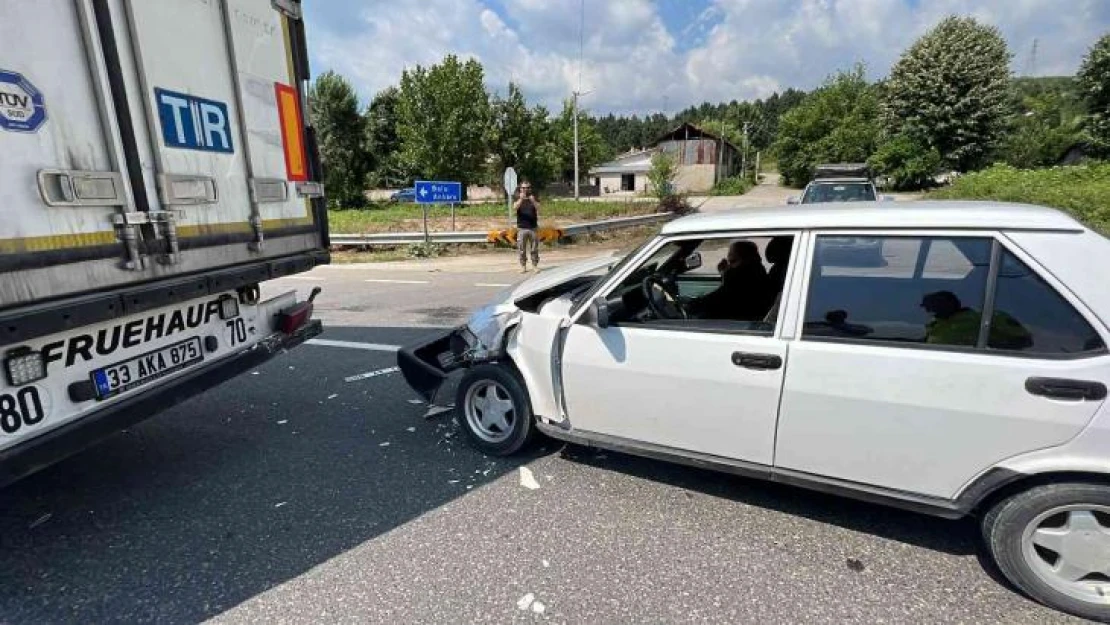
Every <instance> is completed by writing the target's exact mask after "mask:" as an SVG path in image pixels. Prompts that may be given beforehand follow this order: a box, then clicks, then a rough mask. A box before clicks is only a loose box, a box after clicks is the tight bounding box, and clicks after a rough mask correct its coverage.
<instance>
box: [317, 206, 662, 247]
mask: <svg viewBox="0 0 1110 625" xmlns="http://www.w3.org/2000/svg"><path fill="white" fill-rule="evenodd" d="M674 217H675V215H674V214H672V213H652V214H650V215H636V216H634V217H616V218H613V219H604V220H601V221H591V222H586V223H580V224H572V225H569V226H565V227H563V228H559V230H560V231H561V232H562V236H565V237H574V236H581V235H584V234H593V233H595V232H605V231H607V230H619V229H621V228H634V227H636V226H646V225H651V224H655V223H663V222H665V221H670V220H671V219H673V218H674ZM499 232H500V231H497V230H495V231H493V232H485V231H470V232H429V233H428V234H427V235H425V234H424V233H423V232H383V233H377V234H333V235H331V244H332V245H354V246H374V245H405V244H408V243H423V242H425V241H427V242H430V243H490V242H493V241H494V240H495V239H496V238H497V236H498V233H499Z"/></svg>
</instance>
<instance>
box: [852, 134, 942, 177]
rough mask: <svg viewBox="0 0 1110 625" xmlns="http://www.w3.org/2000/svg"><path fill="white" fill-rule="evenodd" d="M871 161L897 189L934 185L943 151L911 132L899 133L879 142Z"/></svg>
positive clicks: (878, 173)
mask: <svg viewBox="0 0 1110 625" xmlns="http://www.w3.org/2000/svg"><path fill="white" fill-rule="evenodd" d="M867 164H868V165H870V166H871V169H872V170H874V172H875V175H877V176H885V177H887V178H888V179H889V180H890V186H891V187H893V188H894V189H898V190H900V191H904V190H912V189H924V188H925V187H928V186H932V184H933V176H934V175H936V173H937V170H938V169H939V168H940V152H937V150H936V148H927V147H925V146H924V145H922V143H921V142H920V141H915V140H914V139H913V138H911V137H909V136H908V135H904V134H903V135H895V136H894V137H892V138H891V139H889V140H888V141H887V142H886V143H883V144H882V145H880V146H879V149H878V150H876V151H875V154H873V155H872V156H871V158H869V159H868V160H867Z"/></svg>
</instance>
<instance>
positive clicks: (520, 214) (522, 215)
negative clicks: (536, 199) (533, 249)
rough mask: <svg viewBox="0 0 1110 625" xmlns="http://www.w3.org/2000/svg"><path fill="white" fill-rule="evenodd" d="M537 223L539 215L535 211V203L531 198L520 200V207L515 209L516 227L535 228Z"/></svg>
mask: <svg viewBox="0 0 1110 625" xmlns="http://www.w3.org/2000/svg"><path fill="white" fill-rule="evenodd" d="M539 225H540V224H539V215H538V214H537V213H536V205H535V204H534V203H533V202H532V200H527V199H525V200H521V201H520V207H519V208H517V209H516V227H517V228H523V229H525V230H535V229H536V227H537V226H539Z"/></svg>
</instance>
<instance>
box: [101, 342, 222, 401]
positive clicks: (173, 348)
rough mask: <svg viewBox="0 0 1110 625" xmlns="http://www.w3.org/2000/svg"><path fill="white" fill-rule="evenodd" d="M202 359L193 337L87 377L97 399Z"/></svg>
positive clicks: (127, 389)
mask: <svg viewBox="0 0 1110 625" xmlns="http://www.w3.org/2000/svg"><path fill="white" fill-rule="evenodd" d="M202 360H204V352H203V351H202V350H201V347H200V338H199V337H193V338H191V339H189V340H186V341H181V342H180V343H174V344H173V345H170V346H168V347H163V348H162V349H159V350H155V351H153V352H147V353H146V354H143V355H142V356H136V357H135V358H132V359H130V360H125V361H123V362H120V363H116V364H114V365H112V366H111V367H104V368H103V369H96V370H94V371H93V372H92V373H91V374H90V375H91V377H92V381H93V384H95V385H96V396H97V397H99V398H100V399H104V398H106V397H111V396H113V395H119V394H120V393H125V392H127V391H130V390H131V389H133V388H136V387H138V386H142V385H143V384H146V383H147V382H150V381H153V380H157V379H158V378H161V377H164V376H167V375H169V374H171V373H173V372H175V371H180V370H181V369H184V368H185V367H189V366H192V365H194V364H196V363H198V362H201V361H202Z"/></svg>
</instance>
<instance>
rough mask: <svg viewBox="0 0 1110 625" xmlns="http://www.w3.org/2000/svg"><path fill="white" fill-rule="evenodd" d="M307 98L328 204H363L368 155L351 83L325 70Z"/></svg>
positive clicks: (345, 206)
mask: <svg viewBox="0 0 1110 625" xmlns="http://www.w3.org/2000/svg"><path fill="white" fill-rule="evenodd" d="M308 101H309V107H310V113H311V115H312V124H313V126H315V128H316V138H317V141H318V143H319V146H320V159H321V160H322V161H323V165H324V188H325V190H326V192H327V194H328V204H329V206H333V207H336V208H350V207H356V206H362V205H364V204H365V203H366V195H365V182H366V171H367V158H366V152H365V150H364V149H363V145H362V134H363V130H362V127H363V119H362V116H361V115H359V112H358V96H357V95H356V94H355V90H354V87H352V86H351V83H349V82H347V80H346V79H345V78H343V77H342V76H340V75H339V74H336V73H335V72H331V71H329V72H325V73H323V74H321V75H320V77H319V78H317V79H316V82H314V83H313V84H312V88H311V89H310V90H309V97H308Z"/></svg>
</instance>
